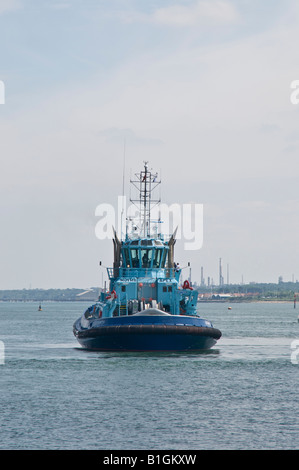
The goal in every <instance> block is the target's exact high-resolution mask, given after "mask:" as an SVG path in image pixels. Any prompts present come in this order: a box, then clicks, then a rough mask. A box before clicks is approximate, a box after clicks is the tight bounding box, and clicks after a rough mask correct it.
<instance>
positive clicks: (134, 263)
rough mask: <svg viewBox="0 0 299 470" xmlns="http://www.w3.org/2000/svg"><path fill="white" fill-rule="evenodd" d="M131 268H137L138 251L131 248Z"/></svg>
mask: <svg viewBox="0 0 299 470" xmlns="http://www.w3.org/2000/svg"><path fill="white" fill-rule="evenodd" d="M131 257H132V267H133V268H139V250H138V249H136V248H131Z"/></svg>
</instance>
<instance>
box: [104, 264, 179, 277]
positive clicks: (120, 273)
mask: <svg viewBox="0 0 299 470" xmlns="http://www.w3.org/2000/svg"><path fill="white" fill-rule="evenodd" d="M175 272H176V270H175V269H174V268H124V267H121V268H107V273H108V276H109V279H115V278H117V277H128V278H130V277H136V278H137V279H138V278H140V277H152V278H154V279H157V278H160V277H162V278H164V277H165V278H174V277H175Z"/></svg>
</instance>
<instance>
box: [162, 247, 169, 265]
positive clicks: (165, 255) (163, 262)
mask: <svg viewBox="0 0 299 470" xmlns="http://www.w3.org/2000/svg"><path fill="white" fill-rule="evenodd" d="M167 255H168V251H167V250H166V249H164V253H163V257H162V263H161V268H165V265H166V263H167Z"/></svg>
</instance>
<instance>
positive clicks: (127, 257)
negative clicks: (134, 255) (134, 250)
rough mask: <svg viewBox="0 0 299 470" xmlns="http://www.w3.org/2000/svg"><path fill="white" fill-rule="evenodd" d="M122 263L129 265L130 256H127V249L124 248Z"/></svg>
mask: <svg viewBox="0 0 299 470" xmlns="http://www.w3.org/2000/svg"><path fill="white" fill-rule="evenodd" d="M123 253H124V265H125V266H126V267H127V268H128V267H129V266H130V256H129V249H128V248H124V251H123Z"/></svg>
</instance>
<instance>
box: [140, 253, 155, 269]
mask: <svg viewBox="0 0 299 470" xmlns="http://www.w3.org/2000/svg"><path fill="white" fill-rule="evenodd" d="M152 254H153V250H145V249H142V250H141V262H142V267H143V268H150V266H151V262H152Z"/></svg>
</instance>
